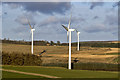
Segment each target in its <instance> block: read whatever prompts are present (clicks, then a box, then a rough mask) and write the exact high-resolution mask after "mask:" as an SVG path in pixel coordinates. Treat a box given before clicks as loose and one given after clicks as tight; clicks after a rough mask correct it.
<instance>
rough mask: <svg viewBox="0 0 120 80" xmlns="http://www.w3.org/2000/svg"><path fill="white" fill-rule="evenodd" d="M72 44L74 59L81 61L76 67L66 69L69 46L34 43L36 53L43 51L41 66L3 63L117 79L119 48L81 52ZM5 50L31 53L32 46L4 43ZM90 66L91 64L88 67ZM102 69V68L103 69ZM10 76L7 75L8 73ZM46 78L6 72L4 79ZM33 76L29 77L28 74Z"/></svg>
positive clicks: (60, 74) (64, 75) (36, 70)
mask: <svg viewBox="0 0 120 80" xmlns="http://www.w3.org/2000/svg"><path fill="white" fill-rule="evenodd" d="M76 49H77V47H74V46H72V62H73V60H74V59H75V58H77V59H78V60H79V61H78V62H77V63H75V64H74V68H75V69H73V70H68V69H67V63H68V46H39V45H34V54H35V55H38V54H39V53H40V52H42V51H43V50H46V52H45V53H44V54H42V57H41V59H42V66H32V65H31V66H25V65H23V66H18V65H17V66H13V65H9V66H8V65H3V69H8V70H16V71H22V72H27V73H35V74H42V75H49V76H56V77H61V78H117V77H118V72H117V71H116V70H117V68H118V66H117V64H118V59H119V57H118V48H107V47H106V48H105V47H104V48H102V47H87V46H86V47H84V46H82V47H81V48H80V51H77V50H76ZM2 51H3V53H10V54H14V53H15V54H16V53H17V54H31V46H30V45H23V44H8V43H3V44H2ZM88 65H89V66H88ZM101 70H102V71H101ZM6 75H7V76H6ZM14 76H16V78H21V77H22V78H45V77H43V76H35V75H27V74H20V73H13V72H7V71H3V78H13V77H14ZM29 76H30V77H29Z"/></svg>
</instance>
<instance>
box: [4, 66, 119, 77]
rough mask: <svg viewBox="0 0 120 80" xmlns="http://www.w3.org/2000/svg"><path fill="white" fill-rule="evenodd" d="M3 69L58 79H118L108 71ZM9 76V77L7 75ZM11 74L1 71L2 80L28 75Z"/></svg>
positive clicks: (10, 67) (57, 68) (53, 68)
mask: <svg viewBox="0 0 120 80" xmlns="http://www.w3.org/2000/svg"><path fill="white" fill-rule="evenodd" d="M3 69H9V70H16V71H23V72H28V73H29V72H30V73H37V74H44V75H49V76H56V77H59V78H118V72H109V71H88V70H68V69H66V68H61V67H42V66H3ZM8 74H9V75H8ZM14 74H15V73H14V72H13V73H12V72H10V73H9V72H5V71H3V78H7V77H8V78H14V76H17V77H23V78H25V77H27V76H28V75H22V74H19V75H18V74H15V75H14ZM29 78H42V77H38V76H30V77H29Z"/></svg>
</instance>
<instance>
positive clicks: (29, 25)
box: [26, 17, 32, 29]
mask: <svg viewBox="0 0 120 80" xmlns="http://www.w3.org/2000/svg"><path fill="white" fill-rule="evenodd" d="M26 18H27V17H26ZM27 21H28V24H29V26H30V29H32V27H31V25H30V22H29V20H28V18H27Z"/></svg>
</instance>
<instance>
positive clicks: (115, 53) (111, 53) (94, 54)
mask: <svg viewBox="0 0 120 80" xmlns="http://www.w3.org/2000/svg"><path fill="white" fill-rule="evenodd" d="M92 55H120V53H104V54H92Z"/></svg>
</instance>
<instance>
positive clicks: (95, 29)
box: [83, 24, 106, 33]
mask: <svg viewBox="0 0 120 80" xmlns="http://www.w3.org/2000/svg"><path fill="white" fill-rule="evenodd" d="M105 29H106V27H105V26H104V25H103V24H95V25H91V26H89V27H84V28H83V30H84V31H86V32H88V33H94V32H101V31H104V30H105Z"/></svg>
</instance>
